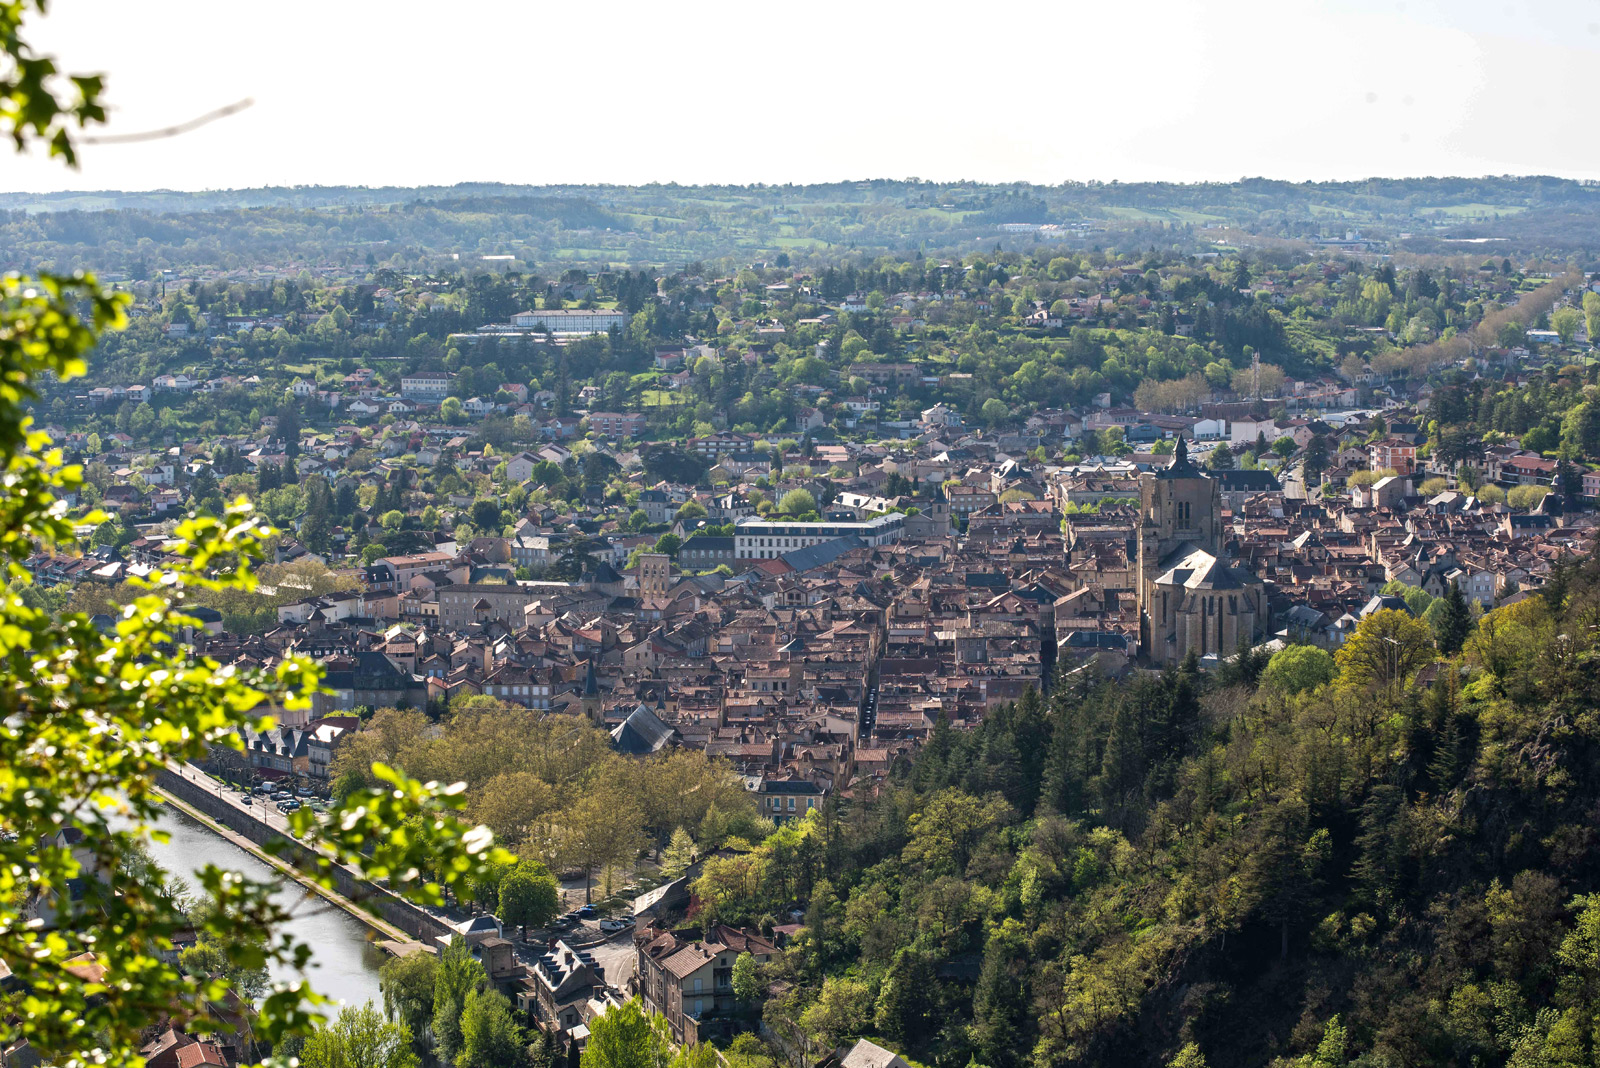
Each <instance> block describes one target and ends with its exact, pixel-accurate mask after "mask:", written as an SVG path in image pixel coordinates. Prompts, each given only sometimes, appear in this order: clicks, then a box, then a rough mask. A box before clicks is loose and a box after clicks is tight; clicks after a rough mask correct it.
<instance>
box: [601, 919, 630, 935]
mask: <svg viewBox="0 0 1600 1068" xmlns="http://www.w3.org/2000/svg"><path fill="white" fill-rule="evenodd" d="M632 926H633V921H632V920H601V921H600V930H602V931H604V932H605V933H606V934H616V933H617V932H618V931H626V930H627V929H628V928H629V927H632Z"/></svg>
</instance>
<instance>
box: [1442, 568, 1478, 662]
mask: <svg viewBox="0 0 1600 1068" xmlns="http://www.w3.org/2000/svg"><path fill="white" fill-rule="evenodd" d="M1439 605H1440V607H1439V614H1438V617H1437V618H1436V619H1435V620H1433V622H1432V626H1433V633H1434V638H1435V640H1437V642H1438V643H1439V651H1440V652H1441V653H1444V654H1445V655H1446V656H1454V655H1455V654H1456V653H1459V652H1460V651H1461V647H1462V646H1463V645H1464V644H1466V641H1467V635H1468V634H1470V633H1471V632H1472V612H1471V610H1470V609H1469V608H1468V607H1467V599H1466V597H1465V596H1464V595H1463V594H1462V592H1461V587H1460V585H1458V584H1457V583H1454V582H1452V583H1450V588H1449V589H1448V590H1447V591H1446V592H1445V595H1444V596H1443V597H1441V598H1439Z"/></svg>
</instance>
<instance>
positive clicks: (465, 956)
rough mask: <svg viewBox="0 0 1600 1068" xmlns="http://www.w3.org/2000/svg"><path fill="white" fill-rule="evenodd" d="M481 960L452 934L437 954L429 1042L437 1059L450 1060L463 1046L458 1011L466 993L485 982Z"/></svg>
mask: <svg viewBox="0 0 1600 1068" xmlns="http://www.w3.org/2000/svg"><path fill="white" fill-rule="evenodd" d="M488 978H489V977H488V976H487V975H486V974H485V973H484V970H483V964H482V963H481V962H479V961H478V959H477V958H476V957H474V956H473V955H472V951H471V950H470V949H469V948H468V947H467V944H466V942H465V941H463V940H462V939H460V938H452V939H451V940H450V943H449V945H447V946H445V948H444V951H443V952H441V953H440V954H439V963H438V964H437V966H435V968H434V973H433V1023H432V1028H431V1029H432V1031H433V1042H434V1049H435V1050H436V1051H437V1052H438V1054H439V1057H440V1059H441V1060H443V1061H445V1062H447V1063H451V1062H454V1061H455V1059H456V1057H457V1055H458V1054H460V1053H461V1052H462V1048H463V1041H464V1038H463V1026H462V1014H463V1013H464V1012H465V1011H466V1007H467V1000H468V997H469V996H470V995H471V994H473V993H474V992H476V991H477V990H479V989H480V988H481V987H482V986H483V985H484V984H485V983H487V982H488Z"/></svg>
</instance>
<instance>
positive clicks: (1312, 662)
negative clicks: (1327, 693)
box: [1261, 645, 1338, 694]
mask: <svg viewBox="0 0 1600 1068" xmlns="http://www.w3.org/2000/svg"><path fill="white" fill-rule="evenodd" d="M1337 674H1338V668H1337V667H1335V665H1334V662H1333V657H1332V656H1331V655H1330V654H1329V653H1328V652H1327V651H1326V650H1323V649H1318V648H1317V647H1316V646H1314V645H1291V646H1289V647H1288V648H1287V649H1282V650H1279V651H1278V652H1276V653H1273V654H1272V659H1271V661H1269V662H1268V664H1267V668H1266V671H1264V672H1263V673H1262V676H1261V681H1262V682H1263V683H1264V684H1265V685H1267V686H1269V687H1271V688H1272V689H1274V690H1278V691H1279V692H1281V693H1289V694H1294V693H1303V692H1305V691H1306V690H1314V689H1316V688H1317V687H1318V686H1323V685H1326V684H1327V683H1330V682H1332V681H1333V679H1334V676H1335V675H1337Z"/></svg>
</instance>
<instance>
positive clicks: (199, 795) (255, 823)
mask: <svg viewBox="0 0 1600 1068" xmlns="http://www.w3.org/2000/svg"><path fill="white" fill-rule="evenodd" d="M157 785H159V786H160V787H161V789H163V790H165V791H166V792H167V793H169V794H171V795H172V796H174V797H176V798H178V800H180V801H182V802H183V803H184V804H186V805H189V806H190V807H191V808H194V809H196V810H197V811H199V812H201V813H203V814H205V815H206V816H208V817H210V818H211V819H213V820H216V821H217V822H218V823H220V824H222V826H224V827H226V828H228V829H229V830H230V831H233V832H234V833H235V834H238V835H239V836H241V837H243V838H246V839H248V840H249V841H251V842H253V843H255V844H256V845H257V846H261V847H266V846H267V845H268V844H269V843H272V844H273V850H274V851H273V856H276V857H278V858H280V859H282V860H284V861H287V862H288V863H290V864H293V865H294V866H295V867H297V868H299V869H300V870H301V871H304V872H307V873H312V872H315V871H316V870H317V857H316V854H314V853H313V852H312V851H311V850H310V849H307V848H306V847H305V846H303V845H301V844H300V843H299V842H296V841H294V840H293V839H288V838H285V837H284V836H283V834H282V833H281V832H279V831H278V830H277V829H276V828H274V827H269V826H267V825H266V824H265V823H263V822H262V821H261V820H258V819H256V818H255V816H254V815H252V814H251V813H250V812H248V811H246V810H245V809H244V808H243V807H242V806H240V805H236V804H234V803H233V802H232V801H229V800H228V799H227V798H225V797H219V796H217V795H216V794H214V793H212V792H211V791H210V790H207V789H206V788H205V787H203V786H201V785H200V784H198V783H195V782H191V781H190V780H188V779H185V778H184V777H183V776H181V775H174V774H173V773H172V772H170V771H164V772H162V773H161V774H160V776H159V777H158V779H157ZM332 875H333V888H334V889H335V890H337V891H338V892H339V893H340V894H341V895H343V896H344V897H346V898H348V899H349V900H350V901H353V902H354V903H356V904H357V905H359V906H360V907H361V908H363V909H366V910H368V911H369V912H371V913H373V914H374V915H376V916H379V917H381V918H382V919H384V920H386V921H388V922H389V923H391V924H393V925H394V926H396V927H398V928H400V930H402V931H404V932H406V934H408V935H410V936H411V937H412V938H415V939H417V940H418V941H420V942H428V943H430V944H431V943H432V942H433V940H434V939H435V938H437V937H438V936H439V935H448V934H451V933H453V932H452V931H451V928H450V927H449V925H448V924H446V923H445V921H443V920H441V919H439V918H438V917H437V916H433V915H431V914H430V913H428V912H427V911H426V910H424V909H421V908H418V907H417V906H416V905H413V904H412V903H411V902H409V901H407V900H406V899H405V898H403V897H400V896H399V895H398V894H395V893H393V892H391V891H389V890H387V889H385V888H384V887H381V886H377V885H374V884H373V883H370V882H367V881H366V880H365V879H363V878H361V876H360V875H358V874H357V873H356V872H354V871H352V870H351V869H349V868H347V867H345V866H344V865H342V864H336V865H334V866H333V871H332ZM352 915H356V918H357V919H361V918H362V917H361V916H360V915H359V914H356V913H352Z"/></svg>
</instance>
